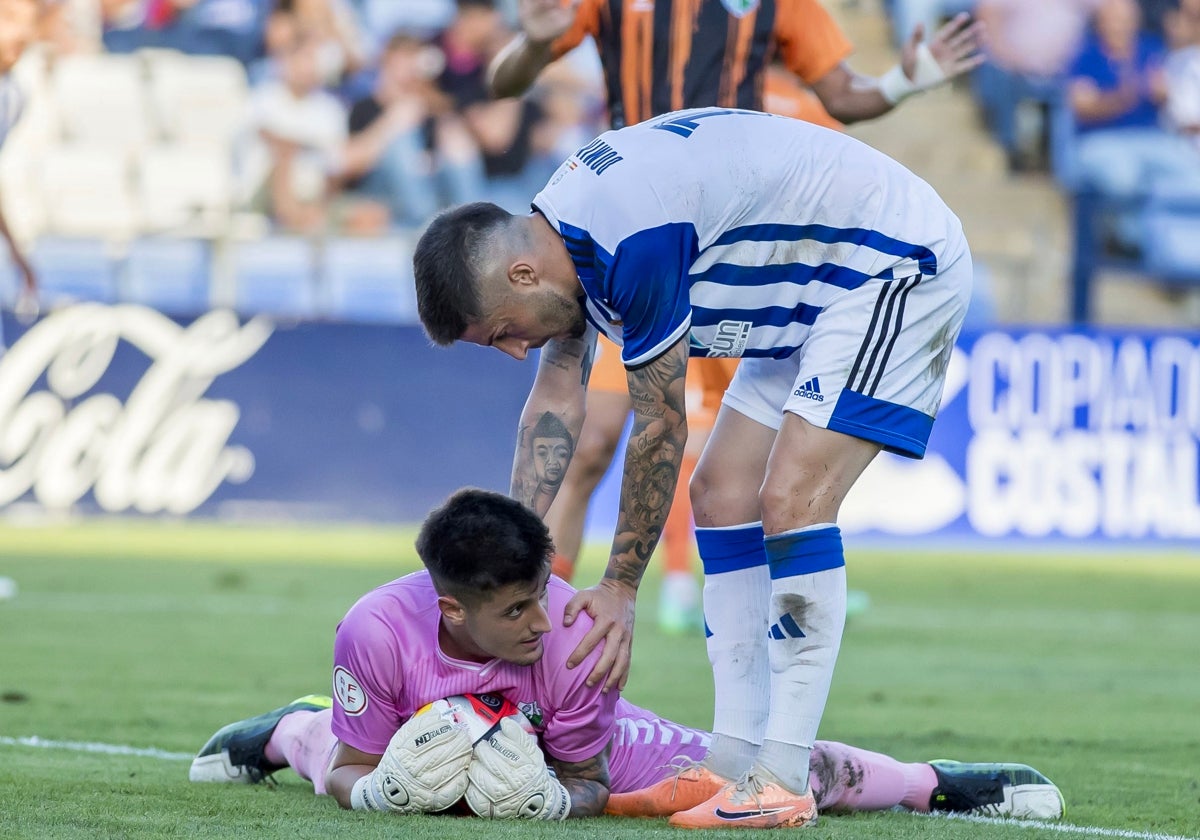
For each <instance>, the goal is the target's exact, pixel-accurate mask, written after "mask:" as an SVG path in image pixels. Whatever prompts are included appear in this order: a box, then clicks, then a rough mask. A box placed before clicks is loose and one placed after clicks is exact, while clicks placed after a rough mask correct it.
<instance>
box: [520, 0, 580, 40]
mask: <svg viewBox="0 0 1200 840" xmlns="http://www.w3.org/2000/svg"><path fill="white" fill-rule="evenodd" d="M578 8H579V0H567V2H563V0H521V2H520V5H519V6H518V7H517V14H518V15H519V16H520V19H521V31H522V32H524V33H525V37H526V38H528V39H529V40H530V41H533V42H534V43H539V44H548V43H550V42H551V41H553V40H555V39H556V38H558V37H559V36H561V35H562V34H563V33H564V32H566V31H567V30H568V29H570V28H571V24H572V23H573V22H574V21H575V12H576V10H577V9H578Z"/></svg>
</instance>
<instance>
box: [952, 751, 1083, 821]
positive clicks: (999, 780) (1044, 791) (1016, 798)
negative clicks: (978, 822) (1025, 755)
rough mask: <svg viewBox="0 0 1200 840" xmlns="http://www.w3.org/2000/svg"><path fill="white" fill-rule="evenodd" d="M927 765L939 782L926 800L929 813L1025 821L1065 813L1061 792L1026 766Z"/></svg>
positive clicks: (1052, 818)
mask: <svg viewBox="0 0 1200 840" xmlns="http://www.w3.org/2000/svg"><path fill="white" fill-rule="evenodd" d="M929 764H930V765H931V766H932V767H933V772H934V773H936V774H937V780H938V784H937V787H936V788H934V789H933V794H932V795H931V796H930V797H929V809H930V810H931V811H956V812H958V813H965V814H978V815H980V816H987V817H1012V818H1013V819H1026V820H1057V819H1059V818H1061V817H1062V815H1063V814H1064V813H1065V811H1066V803H1065V802H1064V801H1063V795H1062V791H1060V790H1059V789H1058V787H1056V786H1055V784H1054V783H1053V782H1051V781H1050V780H1049V779H1047V778H1046V777H1045V776H1043V775H1042V774H1041V773H1039V772H1038V771H1036V770H1034V769H1033V768H1032V767H1030V766H1028V765H1025V764H969V763H966V762H961V761H947V760H945V759H941V760H938V761H931V762H929Z"/></svg>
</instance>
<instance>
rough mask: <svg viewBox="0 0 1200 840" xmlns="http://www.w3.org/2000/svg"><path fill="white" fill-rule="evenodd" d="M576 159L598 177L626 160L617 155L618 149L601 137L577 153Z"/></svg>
mask: <svg viewBox="0 0 1200 840" xmlns="http://www.w3.org/2000/svg"><path fill="white" fill-rule="evenodd" d="M575 157H576V158H578V159H579V162H580V163H582V164H583V165H584V166H586V167H587V168H588V169H590V170H592V171H593V172H595V173H596V174H597V175H603V174H604V170H605V169H608V167H610V166H612V165H613V164H614V163H620V162H621V161H623V160H624V159H625V158H623V157H621V156H620V155H619V154H617V150H616V149H614V148H613V147H612V146H610V145H608V144H607V143H605V142H604V141H603V140H601V139H600V138H599V137H597V138H596V139H595V140H593V141H592V142H591V143H588V144H587V145H586V146H584V147H583V148H582V149H580V150H579V151H578V152H576V153H575Z"/></svg>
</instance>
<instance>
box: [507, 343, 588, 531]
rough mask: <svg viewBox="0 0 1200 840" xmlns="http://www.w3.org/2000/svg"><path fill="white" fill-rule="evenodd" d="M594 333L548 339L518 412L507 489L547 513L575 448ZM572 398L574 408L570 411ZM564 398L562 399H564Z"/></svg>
mask: <svg viewBox="0 0 1200 840" xmlns="http://www.w3.org/2000/svg"><path fill="white" fill-rule="evenodd" d="M594 347H595V337H594V336H589V337H586V338H583V339H568V340H558V341H552V342H550V343H548V344H547V345H546V346H545V348H544V349H543V350H542V355H541V359H540V361H539V363H538V375H537V380H536V381H535V382H534V386H533V391H532V392H531V393H530V395H529V400H528V401H527V402H526V404H525V410H524V411H523V412H522V413H521V421H520V424H519V425H518V427H517V447H516V452H515V454H514V456H513V469H512V480H511V484H510V490H509V494H510V495H511V496H512V497H513V498H514V499H516V500H517V501H519V502H521V504H523V505H525V506H526V507H528V508H531V509H532V510H534V511H536V512H537V513H538V515H540V516H545V515H546V511H547V510H549V509H550V503H551V502H552V501H554V497H555V495H556V494H557V493H558V488H559V486H560V485H561V484H562V480H563V476H564V475H565V474H566V472H567V467H568V466H569V465H570V463H571V457H572V456H573V455H574V454H575V446H576V443H577V442H578V435H579V428H580V426H581V425H582V423H583V414H582V410H583V400H582V398H581V397H580V395H581V394H582V392H583V389H584V388H586V387H587V377H588V374H589V373H590V372H591V364H592V353H593V350H594ZM572 398H575V399H576V400H577V402H576V404H577V405H578V412H575V411H572V410H571V406H572ZM564 400H565V401H564Z"/></svg>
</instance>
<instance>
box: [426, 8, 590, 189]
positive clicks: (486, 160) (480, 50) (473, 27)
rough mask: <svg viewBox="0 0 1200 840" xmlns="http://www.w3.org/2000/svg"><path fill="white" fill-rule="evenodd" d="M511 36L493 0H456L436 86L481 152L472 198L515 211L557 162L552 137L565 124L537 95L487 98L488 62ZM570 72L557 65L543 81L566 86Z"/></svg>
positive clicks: (443, 37)
mask: <svg viewBox="0 0 1200 840" xmlns="http://www.w3.org/2000/svg"><path fill="white" fill-rule="evenodd" d="M511 37H512V33H511V32H510V31H509V30H508V29H507V27H506V26H505V24H504V20H503V17H502V16H501V14H500V12H499V10H498V9H497V8H496V4H495V2H494V0H458V2H457V14H456V15H455V16H454V19H453V20H452V21H451V23H450V25H449V26H448V27H446V29H445V31H444V32H442V34H441V36H440V37H439V39H438V43H439V44H440V46H441V48H442V52H443V53H444V54H445V56H446V66H445V69H444V70H443V71H442V73H441V75H440V76H439V77H438V86H439V87H440V88H441V89H442V90H443V91H445V93H446V94H447V95H449V96H450V97H451V99H452V101H453V103H454V107H455V108H456V109H457V110H458V111H459V113H461V114H462V115H463V118H464V119H465V120H466V124H467V127H468V129H469V130H470V132H471V135H472V136H473V137H474V138H475V142H476V143H477V144H478V146H479V149H480V152H481V154H482V156H483V165H484V171H485V173H486V175H487V182H486V185H487V193H486V195H477V196H476V198H477V199H486V200H489V201H494V202H495V203H497V204H499V205H501V206H503V207H505V208H506V209H508V210H510V211H512V212H518V211H522V210H527V209H528V203H529V198H530V197H531V196H532V195H533V194H534V193H536V192H537V191H538V189H540V188H541V186H542V185H543V184H544V183H545V182H546V180H547V179H548V178H549V177H550V175H551V174H552V173H553V170H554V167H556V166H557V165H558V164H559V163H560V158H561V157H562V156H561V155H559V154H558V145H557V137H558V134H559V132H560V130H563V129H564V127H563V126H561V125H560V124H559V123H557V122H556V121H555V119H554V115H553V114H551V113H548V112H547V111H546V109H545V108H544V107H543V106H542V104H541V101H540V100H541V96H529V97H524V98H520V99H516V98H510V99H500V100H495V99H492V98H491V97H490V96H489V93H488V87H487V67H488V63H489V62H490V61H491V60H492V58H493V57H494V56H495V55H496V53H497V52H499V50H500V49H501V47H503V46H504V44H505V43H507V41H508V40H509V38H511ZM570 74H571V70H570V68H569V67H563V68H559V72H558V75H557V76H552V77H551V78H550V79H548V80H547V85H548V86H553V85H556V84H565V85H567V86H568V87H570V85H571V81H570ZM542 93H543V94H545V89H543V91H542Z"/></svg>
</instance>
